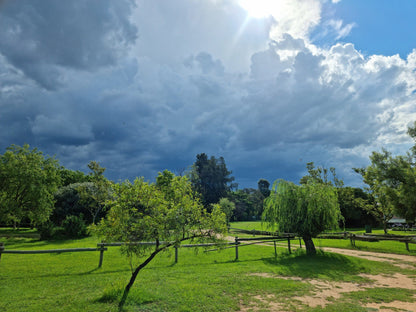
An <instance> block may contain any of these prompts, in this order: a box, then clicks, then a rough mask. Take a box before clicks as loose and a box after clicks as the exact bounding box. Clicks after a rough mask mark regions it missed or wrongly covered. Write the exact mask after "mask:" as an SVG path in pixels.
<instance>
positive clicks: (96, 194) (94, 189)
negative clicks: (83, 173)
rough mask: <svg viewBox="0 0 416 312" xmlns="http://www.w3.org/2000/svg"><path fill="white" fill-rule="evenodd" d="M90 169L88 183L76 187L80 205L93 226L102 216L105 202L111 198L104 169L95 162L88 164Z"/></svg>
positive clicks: (109, 184)
mask: <svg viewBox="0 0 416 312" xmlns="http://www.w3.org/2000/svg"><path fill="white" fill-rule="evenodd" d="M88 168H90V170H91V172H90V174H89V175H90V180H91V183H92V185H91V184H89V183H82V184H80V185H79V187H78V194H79V197H80V204H81V205H82V206H83V207H84V208H85V209H87V210H88V212H89V215H90V216H91V219H92V223H93V224H95V223H96V221H97V220H98V219H100V217H101V216H102V214H103V209H104V205H105V202H106V200H108V199H109V198H110V196H111V182H110V181H109V180H107V178H106V177H105V176H104V171H105V168H103V167H101V166H100V164H99V163H98V162H96V161H91V162H90V163H89V164H88Z"/></svg>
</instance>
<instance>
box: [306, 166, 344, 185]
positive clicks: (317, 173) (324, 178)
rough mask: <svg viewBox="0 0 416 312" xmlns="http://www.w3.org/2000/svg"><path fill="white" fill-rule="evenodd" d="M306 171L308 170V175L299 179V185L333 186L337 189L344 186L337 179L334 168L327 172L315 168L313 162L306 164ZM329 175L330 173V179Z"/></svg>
mask: <svg viewBox="0 0 416 312" xmlns="http://www.w3.org/2000/svg"><path fill="white" fill-rule="evenodd" d="M306 169H307V170H308V174H307V175H305V176H303V177H302V178H301V179H300V181H299V182H300V184H307V183H320V184H328V185H333V186H335V187H337V188H339V187H342V186H343V185H344V182H343V181H342V180H340V179H338V178H337V175H336V171H335V168H334V167H330V168H329V172H328V169H327V168H325V167H322V166H318V167H315V164H314V162H312V161H311V162H308V163H307V164H306ZM329 173H331V175H332V177H331V176H329Z"/></svg>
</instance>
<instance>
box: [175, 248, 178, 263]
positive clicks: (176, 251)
mask: <svg viewBox="0 0 416 312" xmlns="http://www.w3.org/2000/svg"><path fill="white" fill-rule="evenodd" d="M175 263H178V246H175Z"/></svg>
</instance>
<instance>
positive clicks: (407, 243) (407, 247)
mask: <svg viewBox="0 0 416 312" xmlns="http://www.w3.org/2000/svg"><path fill="white" fill-rule="evenodd" d="M404 243H405V244H406V250H407V251H410V250H409V242H408V241H405V242H404ZM0 256H1V253H0Z"/></svg>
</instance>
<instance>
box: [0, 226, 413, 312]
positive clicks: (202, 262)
mask: <svg viewBox="0 0 416 312" xmlns="http://www.w3.org/2000/svg"><path fill="white" fill-rule="evenodd" d="M233 226H235V225H233ZM246 226H248V227H251V226H252V225H251V224H246ZM235 227H237V226H235ZM240 228H241V227H240ZM0 242H3V243H4V244H5V247H6V249H20V250H29V249H60V248H75V247H95V246H96V244H97V242H99V239H98V238H94V237H88V238H85V239H80V240H66V241H46V242H44V241H39V240H38V238H37V234H36V232H35V231H31V230H25V231H18V232H16V231H13V230H3V229H2V230H0ZM359 243H362V242H359ZM321 244H325V240H322V242H321ZM317 245H318V246H319V242H317ZM98 260H99V253H98V252H80V253H61V254H40V255H15V254H3V255H2V257H1V260H0V298H1V300H0V311H117V303H118V302H117V300H118V299H119V296H120V294H121V291H122V289H123V288H124V286H125V284H126V283H127V281H128V279H129V277H130V274H131V271H130V267H129V264H128V262H127V260H126V259H125V258H124V256H122V255H121V254H120V252H119V248H118V247H110V248H109V250H108V251H106V252H105V255H104V262H103V266H102V268H98ZM386 272H391V273H393V272H400V273H402V274H407V275H409V274H413V275H414V271H411V270H406V269H400V268H398V267H395V266H392V265H390V264H388V263H380V262H373V261H368V260H364V259H358V258H353V257H347V256H342V255H337V254H332V253H319V254H318V255H317V256H316V257H309V256H306V255H305V254H304V252H303V251H299V250H298V251H296V252H294V253H293V254H290V255H289V254H288V252H287V249H286V248H280V247H279V248H278V255H277V257H275V254H274V248H273V246H262V245H251V246H245V247H240V248H239V260H238V261H235V250H234V248H230V249H225V250H222V251H220V252H207V253H206V252H204V251H203V249H199V252H197V253H196V252H195V250H193V249H189V248H181V249H180V250H179V261H178V263H177V264H175V263H174V254H173V251H172V252H171V253H164V254H161V255H158V256H157V257H156V258H155V260H154V261H152V262H151V263H150V264H149V266H147V267H146V268H145V269H144V270H143V271H142V272H141V273H140V274H139V277H138V279H137V280H136V283H135V285H134V286H133V288H132V291H131V292H130V295H129V298H128V301H127V305H126V307H125V310H126V311H239V310H241V309H242V308H246V310H247V311H269V310H270V309H269V305H268V300H269V301H270V300H272V299H270V298H272V297H270V296H273V298H275V299H274V300H276V298H278V301H279V302H280V303H281V304H283V306H284V307H285V308H284V309H285V311H338V312H339V311H368V310H366V309H364V308H362V303H363V302H373V301H374V302H377V301H378V302H379V301H380V300H381V301H382V302H391V301H393V300H404V301H409V300H410V301H411V300H414V299H412V298H414V297H412V296H413V295H414V294H416V291H411V290H406V291H404V290H403V291H382V290H380V291H374V290H371V289H369V290H363V291H362V292H361V291H360V292H359V294H357V296H352V295H351V294H345V295H343V296H342V297H341V298H338V299H337V300H333V302H331V304H329V305H327V306H326V307H325V308H319V309H318V308H310V307H307V306H302V305H301V304H299V302H296V300H293V299H292V298H293V297H295V296H304V295H307V294H309V293H310V292H311V291H313V286H311V285H310V284H307V283H304V282H302V279H309V278H314V279H319V280H323V281H344V282H365V281H366V279H365V278H363V277H362V276H359V274H360V273H367V274H381V273H386ZM260 273H261V274H269V275H272V276H283V277H296V278H299V279H300V280H286V279H283V278H265V277H262V276H260ZM255 274H257V275H255ZM404 294H405V295H404ZM269 295H270V296H269ZM258 296H261V297H262V298H263V299H262V300H259V299H258V298H259V297H258Z"/></svg>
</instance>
